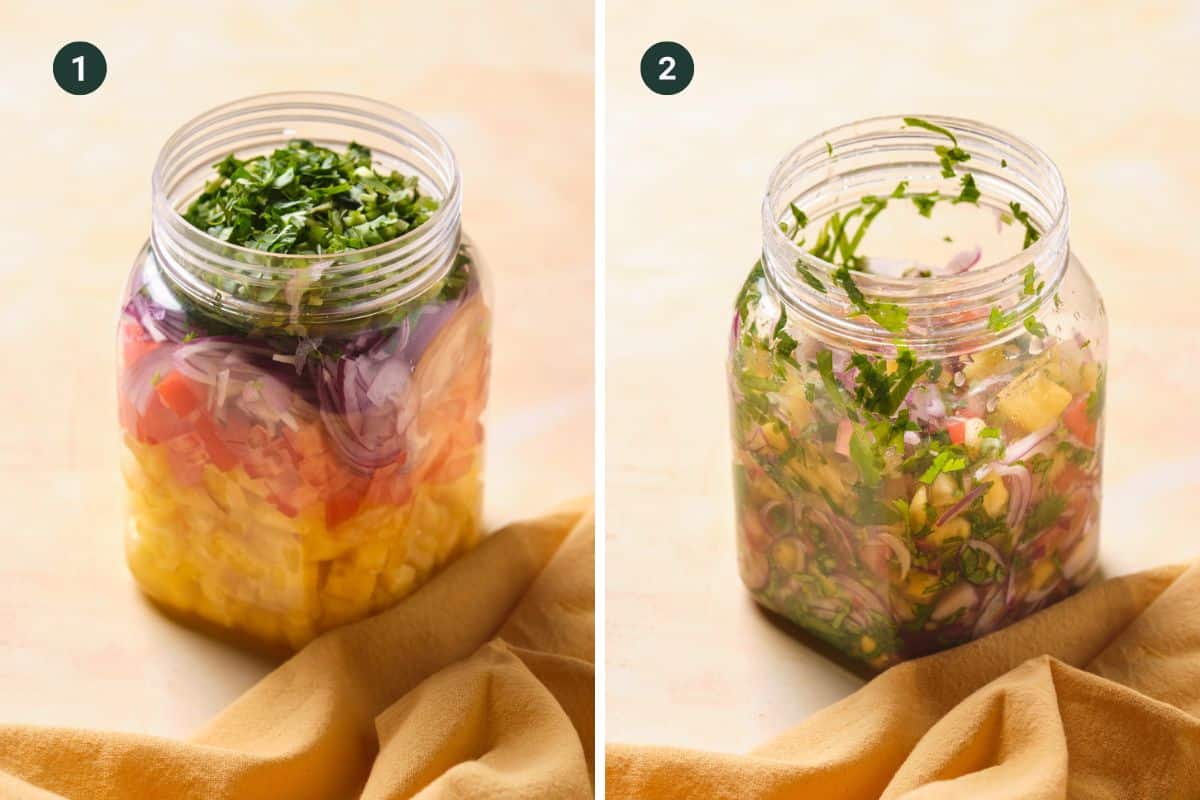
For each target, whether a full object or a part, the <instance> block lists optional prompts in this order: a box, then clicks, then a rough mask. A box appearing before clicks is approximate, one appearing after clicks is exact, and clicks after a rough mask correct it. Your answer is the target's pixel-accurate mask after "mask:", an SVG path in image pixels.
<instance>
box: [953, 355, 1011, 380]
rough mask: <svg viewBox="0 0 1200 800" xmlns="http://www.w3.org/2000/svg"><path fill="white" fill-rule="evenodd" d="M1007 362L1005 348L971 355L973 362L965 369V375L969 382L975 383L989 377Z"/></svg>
mask: <svg viewBox="0 0 1200 800" xmlns="http://www.w3.org/2000/svg"><path fill="white" fill-rule="evenodd" d="M1004 362H1005V358H1004V348H1003V347H993V348H991V349H990V350H983V351H980V352H978V353H972V354H971V360H970V361H969V362H968V363H967V365H966V366H965V367H963V375H965V376H966V378H967V380H968V381H969V382H972V383H973V382H975V381H978V380H981V379H983V378H986V377H988V376H989V375H991V374H992V373H994V372H995V371H996V370H997V369H999V368H1000V367H1001V365H1003V364H1004Z"/></svg>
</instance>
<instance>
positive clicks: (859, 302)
mask: <svg viewBox="0 0 1200 800" xmlns="http://www.w3.org/2000/svg"><path fill="white" fill-rule="evenodd" d="M833 280H834V283H836V284H837V285H838V286H841V287H842V289H843V291H845V292H846V296H847V297H849V298H850V304H851V305H852V306H853V307H854V313H855V314H865V315H867V316H868V317H870V318H871V319H872V320H874V321H875V323H876V324H877V325H879V327H881V328H883V329H884V330H888V331H891V332H892V333H900V332H901V331H903V330H904V329H905V328H906V327H908V309H906V308H902V307H901V306H898V305H896V304H895V303H873V302H871V301H869V300H867V298H866V297H865V296H864V295H863V293H862V290H860V289H859V288H858V284H856V283H855V282H854V278H853V277H851V275H850V270H849V269H848V268H847V267H845V266H842V267H839V268H838V269H837V271H836V272H834V273H833Z"/></svg>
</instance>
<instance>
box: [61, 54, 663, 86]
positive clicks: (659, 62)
mask: <svg viewBox="0 0 1200 800" xmlns="http://www.w3.org/2000/svg"><path fill="white" fill-rule="evenodd" d="M658 65H659V66H660V67H662V68H663V71H662V72H660V73H659V74H658V79H659V80H660V81H673V80H675V59H673V58H671V57H670V56H663V57H662V58H660V59H659V60H658ZM79 68H80V70H81V71H82V69H83V65H80V67H79ZM81 74H82V73H81ZM80 80H83V78H80Z"/></svg>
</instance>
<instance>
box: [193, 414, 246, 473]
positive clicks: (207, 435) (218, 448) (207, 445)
mask: <svg viewBox="0 0 1200 800" xmlns="http://www.w3.org/2000/svg"><path fill="white" fill-rule="evenodd" d="M194 430H195V431H196V435H197V436H199V437H200V441H201V442H203V443H204V449H205V450H206V451H207V452H208V457H209V460H211V461H212V463H213V466H215V467H216V468H217V469H220V470H231V469H233V468H234V467H236V466H237V464H238V459H237V456H235V455H234V454H233V451H232V450H230V449H229V447H228V446H227V445H226V444H225V442H223V441H222V440H221V435H220V433H219V432H218V431H217V426H216V424H215V423H214V422H213V420H212V417H210V416H208V415H207V414H204V415H201V416H200V417H199V418H198V419H197V420H196V421H195V423H194Z"/></svg>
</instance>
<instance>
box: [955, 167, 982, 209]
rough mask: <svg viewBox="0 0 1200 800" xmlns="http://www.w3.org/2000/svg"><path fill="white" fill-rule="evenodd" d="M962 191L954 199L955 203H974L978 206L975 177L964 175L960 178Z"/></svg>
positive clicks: (968, 174) (977, 190) (969, 174)
mask: <svg viewBox="0 0 1200 800" xmlns="http://www.w3.org/2000/svg"><path fill="white" fill-rule="evenodd" d="M961 183H962V191H961V192H960V193H959V195H958V197H956V198H954V202H955V203H974V204H976V205H978V204H979V189H977V188H976V187H975V176H974V175H972V174H971V173H969V172H968V173H966V174H965V175H963V176H962V180H961Z"/></svg>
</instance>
